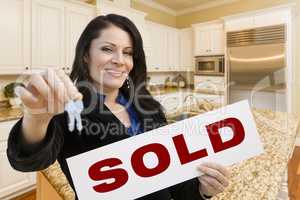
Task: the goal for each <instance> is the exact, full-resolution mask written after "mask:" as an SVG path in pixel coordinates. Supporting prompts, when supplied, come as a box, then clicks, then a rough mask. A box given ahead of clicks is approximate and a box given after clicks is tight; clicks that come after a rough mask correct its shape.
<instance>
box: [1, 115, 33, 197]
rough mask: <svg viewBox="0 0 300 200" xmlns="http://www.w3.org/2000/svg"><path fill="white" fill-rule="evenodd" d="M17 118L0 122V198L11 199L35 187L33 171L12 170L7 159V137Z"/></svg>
mask: <svg viewBox="0 0 300 200" xmlns="http://www.w3.org/2000/svg"><path fill="white" fill-rule="evenodd" d="M16 121H17V120H12V121H6V122H0V129H1V134H0V177H1V178H0V199H11V198H12V197H15V196H17V195H20V194H22V193H24V192H27V191H29V190H31V189H33V188H34V187H35V183H36V173H35V172H27V173H23V172H19V171H16V170H14V169H13V168H12V167H11V166H10V164H9V161H8V159H7V154H6V149H7V139H8V135H9V132H10V130H11V128H12V126H13V125H14V124H15V123H16Z"/></svg>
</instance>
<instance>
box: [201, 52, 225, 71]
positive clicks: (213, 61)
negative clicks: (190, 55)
mask: <svg viewBox="0 0 300 200" xmlns="http://www.w3.org/2000/svg"><path fill="white" fill-rule="evenodd" d="M195 67H196V68H195V74H198V75H224V56H198V57H195Z"/></svg>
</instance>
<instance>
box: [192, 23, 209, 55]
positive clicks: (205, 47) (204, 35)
mask: <svg viewBox="0 0 300 200" xmlns="http://www.w3.org/2000/svg"><path fill="white" fill-rule="evenodd" d="M210 37H211V34H210V31H209V30H201V29H200V30H198V29H196V30H195V52H194V54H195V56H200V55H207V54H209V50H210V42H211V39H210Z"/></svg>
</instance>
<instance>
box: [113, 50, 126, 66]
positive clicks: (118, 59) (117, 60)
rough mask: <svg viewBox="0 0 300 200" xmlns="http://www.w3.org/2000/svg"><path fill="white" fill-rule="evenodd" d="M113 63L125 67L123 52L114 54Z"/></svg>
mask: <svg viewBox="0 0 300 200" xmlns="http://www.w3.org/2000/svg"><path fill="white" fill-rule="evenodd" d="M112 62H113V63H115V64H118V65H124V62H125V61H124V55H123V52H116V53H114V56H113V59H112Z"/></svg>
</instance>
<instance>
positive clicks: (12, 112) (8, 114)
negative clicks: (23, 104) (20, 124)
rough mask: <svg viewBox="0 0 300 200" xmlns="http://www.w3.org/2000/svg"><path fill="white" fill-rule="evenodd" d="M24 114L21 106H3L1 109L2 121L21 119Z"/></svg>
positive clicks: (0, 119) (0, 117) (0, 118)
mask: <svg viewBox="0 0 300 200" xmlns="http://www.w3.org/2000/svg"><path fill="white" fill-rule="evenodd" d="M22 116H23V112H22V109H21V108H2V109H0V122H4V121H9V120H14V119H19V118H21V117H22Z"/></svg>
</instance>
